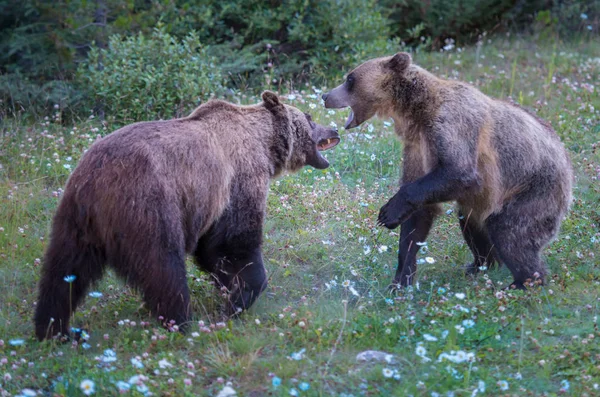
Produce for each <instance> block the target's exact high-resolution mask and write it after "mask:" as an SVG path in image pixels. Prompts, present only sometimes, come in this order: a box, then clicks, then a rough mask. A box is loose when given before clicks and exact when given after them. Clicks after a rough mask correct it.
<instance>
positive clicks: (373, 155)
mask: <svg viewBox="0 0 600 397" xmlns="http://www.w3.org/2000/svg"><path fill="white" fill-rule="evenodd" d="M376 158H377V156H375V153H373V154H372V155H371V161H375V159H376Z"/></svg>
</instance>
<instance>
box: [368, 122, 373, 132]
mask: <svg viewBox="0 0 600 397" xmlns="http://www.w3.org/2000/svg"><path fill="white" fill-rule="evenodd" d="M367 130H368V131H369V132H373V130H374V128H373V124H369V126H368V127H367Z"/></svg>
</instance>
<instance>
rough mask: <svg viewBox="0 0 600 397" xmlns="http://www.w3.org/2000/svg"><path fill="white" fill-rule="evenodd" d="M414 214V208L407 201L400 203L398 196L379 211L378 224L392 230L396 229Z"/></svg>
mask: <svg viewBox="0 0 600 397" xmlns="http://www.w3.org/2000/svg"><path fill="white" fill-rule="evenodd" d="M412 212H413V208H412V207H411V206H410V205H409V204H408V203H407V202H406V201H400V200H399V199H398V198H397V196H394V197H393V198H392V199H391V200H390V201H388V202H387V204H385V205H384V206H383V207H381V209H380V210H379V217H378V218H377V224H378V225H383V226H385V227H387V228H388V229H390V230H391V229H395V228H397V227H398V226H400V224H401V223H402V222H404V221H405V220H406V219H408V217H409V216H410V214H411V213H412Z"/></svg>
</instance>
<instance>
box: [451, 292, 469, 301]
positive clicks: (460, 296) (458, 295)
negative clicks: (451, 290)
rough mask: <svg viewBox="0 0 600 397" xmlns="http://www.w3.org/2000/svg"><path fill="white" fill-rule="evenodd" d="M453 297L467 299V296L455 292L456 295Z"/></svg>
mask: <svg viewBox="0 0 600 397" xmlns="http://www.w3.org/2000/svg"><path fill="white" fill-rule="evenodd" d="M454 296H456V297H457V298H458V299H460V300H463V299H465V298H466V297H467V295H465V294H464V293H462V292H457V293H456V294H454Z"/></svg>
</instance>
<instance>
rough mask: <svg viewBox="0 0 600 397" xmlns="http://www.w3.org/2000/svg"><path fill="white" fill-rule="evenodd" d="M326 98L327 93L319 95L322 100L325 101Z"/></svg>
mask: <svg viewBox="0 0 600 397" xmlns="http://www.w3.org/2000/svg"><path fill="white" fill-rule="evenodd" d="M328 96H329V93H327V92H326V93H324V94H323V95H321V98H323V100H324V101H326V100H327V97H328Z"/></svg>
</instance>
